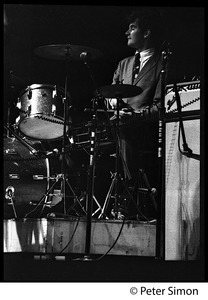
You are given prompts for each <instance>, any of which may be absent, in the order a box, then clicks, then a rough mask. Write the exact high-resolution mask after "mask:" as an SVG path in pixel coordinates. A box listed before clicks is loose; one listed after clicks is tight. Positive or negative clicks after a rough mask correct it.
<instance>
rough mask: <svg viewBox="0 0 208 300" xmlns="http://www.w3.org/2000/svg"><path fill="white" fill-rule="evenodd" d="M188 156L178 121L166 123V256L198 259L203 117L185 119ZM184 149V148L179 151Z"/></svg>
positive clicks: (174, 258) (171, 258)
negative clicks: (191, 154)
mask: <svg viewBox="0 0 208 300" xmlns="http://www.w3.org/2000/svg"><path fill="white" fill-rule="evenodd" d="M183 126H184V132H185V138H186V143H187V145H188V147H189V148H190V149H191V150H192V153H193V154H196V157H195V156H194V157H187V156H185V155H183V154H182V153H181V151H183V139H182V136H181V133H180V130H179V121H176V122H169V123H166V149H165V150H166V155H165V156H166V158H165V160H166V165H165V259H166V260H195V259H197V258H198V255H199V243H200V160H199V159H197V155H198V157H199V155H200V120H199V119H195V120H184V121H183ZM180 150H181V151H180Z"/></svg>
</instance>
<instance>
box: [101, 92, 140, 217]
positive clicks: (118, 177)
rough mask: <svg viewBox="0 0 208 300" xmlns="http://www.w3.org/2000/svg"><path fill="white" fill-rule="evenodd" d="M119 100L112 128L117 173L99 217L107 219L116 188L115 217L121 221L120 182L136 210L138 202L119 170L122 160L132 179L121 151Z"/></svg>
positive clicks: (129, 177) (119, 99)
mask: <svg viewBox="0 0 208 300" xmlns="http://www.w3.org/2000/svg"><path fill="white" fill-rule="evenodd" d="M116 99H117V106H116V126H113V127H111V128H112V129H113V136H114V139H115V142H116V155H115V156H116V163H115V173H114V174H113V178H112V182H111V185H110V188H109V191H108V193H107V196H106V198H105V201H104V205H103V208H102V211H101V214H100V215H99V216H98V218H99V219H100V218H106V217H107V216H106V209H107V205H108V203H109V200H110V197H111V194H112V192H113V188H115V193H114V199H115V202H114V212H115V216H114V218H115V219H119V209H118V203H119V202H118V200H119V191H118V187H119V181H120V182H121V183H122V184H123V186H124V188H125V190H126V192H127V193H128V195H129V197H130V199H131V200H132V201H133V203H134V204H135V206H136V208H137V209H138V207H137V205H136V202H135V201H134V199H133V196H132V194H131V193H130V191H129V190H128V188H127V186H126V184H125V182H124V180H123V178H122V177H121V175H120V170H119V158H121V160H122V163H123V167H124V172H125V173H126V175H127V177H128V179H129V180H130V179H131V174H130V172H129V169H128V166H127V164H126V161H125V160H124V158H123V154H122V152H121V149H120V143H119V134H118V130H119V120H120V118H119V108H120V103H121V101H122V98H121V95H119V94H118V95H117V97H116Z"/></svg>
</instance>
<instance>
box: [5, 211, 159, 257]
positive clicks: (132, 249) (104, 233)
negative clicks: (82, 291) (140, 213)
mask: <svg viewBox="0 0 208 300" xmlns="http://www.w3.org/2000/svg"><path fill="white" fill-rule="evenodd" d="M86 225H87V223H86V219H85V218H84V217H82V218H77V217H69V218H67V219H59V218H55V219H46V218H39V219H37V218H36V219H35V218H24V219H5V220H4V253H11V252H15V253H17V252H25V253H36V254H40V255H41V254H55V255H58V254H62V255H64V254H68V253H75V254H76V253H81V254H84V253H85V243H86ZM118 236H119V237H118ZM117 238H118V240H117V242H116V243H115V241H116V239H117ZM114 243H115V245H114V246H113V244H114ZM112 246H113V247H112ZM111 247H112V249H111V250H110V251H109V249H110V248H111ZM155 248H156V225H155V224H152V223H141V222H139V221H130V220H125V221H124V222H123V221H122V220H100V219H92V223H91V239H90V253H91V254H105V253H107V252H108V251H109V252H108V254H110V255H126V256H151V257H152V256H155Z"/></svg>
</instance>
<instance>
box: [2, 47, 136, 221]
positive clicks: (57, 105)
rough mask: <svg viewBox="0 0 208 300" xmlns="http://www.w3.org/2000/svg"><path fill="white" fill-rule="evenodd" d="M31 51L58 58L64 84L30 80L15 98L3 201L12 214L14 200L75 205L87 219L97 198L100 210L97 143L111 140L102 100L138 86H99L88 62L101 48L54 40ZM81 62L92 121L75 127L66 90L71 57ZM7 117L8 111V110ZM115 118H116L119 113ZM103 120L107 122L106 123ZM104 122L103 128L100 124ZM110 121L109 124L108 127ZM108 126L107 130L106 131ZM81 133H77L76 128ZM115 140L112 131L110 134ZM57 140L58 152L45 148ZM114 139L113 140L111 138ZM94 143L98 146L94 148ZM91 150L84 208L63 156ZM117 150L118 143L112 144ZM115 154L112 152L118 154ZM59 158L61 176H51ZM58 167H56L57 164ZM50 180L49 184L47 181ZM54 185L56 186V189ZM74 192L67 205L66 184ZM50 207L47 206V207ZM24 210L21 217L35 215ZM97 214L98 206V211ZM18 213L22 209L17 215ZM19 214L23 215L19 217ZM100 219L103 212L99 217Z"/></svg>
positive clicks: (121, 95)
mask: <svg viewBox="0 0 208 300" xmlns="http://www.w3.org/2000/svg"><path fill="white" fill-rule="evenodd" d="M34 53H35V54H36V55H37V56H39V57H42V58H45V59H52V60H60V61H64V62H65V64H66V74H65V87H64V88H60V87H58V86H56V85H51V84H32V85H30V86H27V87H25V88H24V89H23V90H22V91H21V92H20V93H19V97H18V100H17V104H16V108H17V109H18V112H19V115H18V117H17V118H16V121H15V124H12V125H11V124H10V123H9V120H10V119H9V116H8V123H7V125H4V128H5V129H6V131H7V138H6V139H5V141H4V162H5V163H4V184H5V199H6V201H7V202H8V200H9V201H10V204H11V205H12V208H13V212H14V216H15V218H16V217H19V215H18V213H17V212H16V210H15V204H20V203H23V202H24V203H27V204H28V203H30V204H33V205H34V206H35V208H34V209H32V211H31V212H34V211H35V210H36V208H37V207H39V208H40V207H41V213H42V214H43V210H44V208H48V207H49V208H51V207H53V206H55V205H57V203H59V202H60V203H62V204H63V215H64V216H65V215H67V214H68V213H69V212H71V210H73V211H75V213H76V214H77V210H76V209H75V208H74V207H75V206H76V207H77V206H78V207H79V211H81V214H87V216H88V221H90V220H89V219H90V218H91V217H92V215H93V213H92V206H91V205H92V202H93V201H95V202H96V205H97V206H98V210H100V211H101V212H103V209H102V207H101V205H100V204H99V202H98V201H97V199H96V198H95V196H94V176H95V161H96V153H97V147H99V145H101V144H102V142H103V144H104V145H108V144H109V131H110V132H111V131H112V130H111V127H112V128H114V126H112V124H111V123H110V118H109V113H111V114H112V113H114V114H115V111H113V110H109V109H107V108H106V105H105V104H103V103H105V101H104V100H105V98H117V100H118V101H119V100H120V99H122V98H126V97H132V96H135V95H138V94H140V93H141V90H140V89H139V88H138V87H136V86H132V85H125V84H115V85H109V86H103V87H101V88H98V87H97V85H96V82H95V80H94V77H93V74H92V72H91V69H90V66H89V62H90V61H91V60H96V59H98V58H99V57H101V56H102V53H101V52H100V51H99V50H96V49H93V48H90V47H86V46H79V45H70V44H58V45H46V46H41V47H38V48H36V49H35V50H34ZM79 60H81V61H83V63H84V64H85V65H86V67H87V69H88V71H89V75H90V77H91V79H92V81H93V84H94V88H95V95H96V96H95V101H94V102H93V108H92V119H91V120H90V121H89V122H87V123H84V124H81V125H80V126H74V124H73V120H72V118H71V116H70V115H69V108H70V105H71V103H72V101H71V97H70V93H69V90H68V78H67V68H68V64H69V63H70V61H79ZM99 103H102V109H101V110H100V111H102V112H103V113H105V115H106V118H107V122H104V123H103V122H99V121H98V120H97V111H98V110H99V109H98V105H99ZM8 115H9V114H8ZM117 117H118V116H117ZM106 124H107V125H106ZM103 125H104V126H103ZM108 125H109V126H108ZM109 128H110V129H109ZM80 131H81V132H80ZM113 138H115V135H113ZM54 141H58V142H59V143H61V151H59V150H57V149H53V150H52V151H45V148H44V146H43V144H44V143H48V142H49V143H50V142H54ZM113 142H116V144H117V141H113ZM97 145H98V146H97ZM80 148H81V149H83V148H84V149H86V148H88V149H89V152H88V153H89V156H90V158H89V163H88V173H87V175H88V176H87V188H86V192H85V193H84V194H85V195H86V198H87V200H86V204H85V205H86V208H85V207H84V206H83V204H82V199H83V197H82V194H81V195H79V196H78V195H77V193H76V191H75V190H74V189H73V188H72V185H71V184H70V183H69V178H68V175H67V171H66V168H67V166H66V160H67V157H66V155H67V154H68V153H69V154H70V151H74V149H75V150H78V149H80ZM116 148H118V147H116ZM118 155H119V153H118V152H117V153H116V156H118ZM54 157H55V158H56V159H57V158H58V164H59V163H60V161H61V166H60V169H61V170H60V171H61V172H60V174H56V175H55V174H53V170H51V169H52V166H50V159H53V158H54ZM58 168H59V167H58ZM52 182H53V184H51V183H52ZM57 186H58V188H57ZM67 187H69V188H70V191H71V193H72V198H73V205H72V206H69V208H68V209H67V208H66V207H67V203H66V194H67V192H66V188H67ZM49 211H50V210H49ZM31 212H30V211H29V212H27V213H26V214H25V216H24V217H27V216H28V217H30V216H33V214H31ZM96 212H97V210H96ZM20 216H21V213H20ZM21 217H22V216H21ZM100 217H104V213H103V214H102V216H101V215H100Z"/></svg>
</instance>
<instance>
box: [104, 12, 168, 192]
mask: <svg viewBox="0 0 208 300" xmlns="http://www.w3.org/2000/svg"><path fill="white" fill-rule="evenodd" d="M161 21H162V19H161V17H160V13H159V11H156V9H150V8H137V10H135V11H133V12H132V13H131V14H130V16H129V20H128V30H127V31H126V33H125V35H126V37H127V45H128V46H129V47H131V48H134V49H135V55H134V56H130V57H127V58H125V59H123V60H121V61H120V62H119V63H118V66H117V69H116V70H115V72H114V75H113V84H116V83H122V84H130V85H134V86H138V87H139V88H141V89H142V92H141V93H140V94H138V95H137V96H134V97H130V98H123V99H122V100H123V101H121V102H122V103H121V102H120V103H119V105H120V110H119V116H120V118H121V120H123V122H124V123H125V122H127V121H129V120H130V119H131V118H132V117H135V114H136V113H137V114H136V116H138V118H136V119H135V121H134V122H131V126H128V127H125V126H124V127H122V128H121V129H120V147H121V153H122V155H123V158H124V161H125V163H126V164H124V168H123V169H124V177H125V179H126V182H128V185H129V186H135V184H136V182H137V180H138V172H139V169H144V171H145V173H146V175H147V177H148V180H149V182H150V185H151V186H154V187H155V186H156V185H157V180H156V179H157V177H158V159H157V148H158V118H156V120H157V121H156V122H151V121H149V122H145V123H143V124H142V123H141V122H139V120H140V118H143V117H142V116H152V115H154V114H157V113H158V109H159V107H160V105H161V82H160V81H161V79H160V72H161V70H162V68H163V65H164V64H163V61H162V55H161V53H162V51H163V50H164V44H165V43H164V42H163V39H162V40H161V41H160V39H159V38H161V37H162V29H161V26H162V25H161V24H162V23H161ZM166 67H167V64H166ZM165 73H166V74H167V72H165ZM109 103H110V106H111V107H112V108H114V109H115V108H116V105H117V99H114V98H113V99H109ZM150 119H151V118H150ZM152 119H153V118H152ZM125 165H126V166H127V168H126V166H125ZM128 170H129V172H130V175H131V176H130V177H129V176H128Z"/></svg>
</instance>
